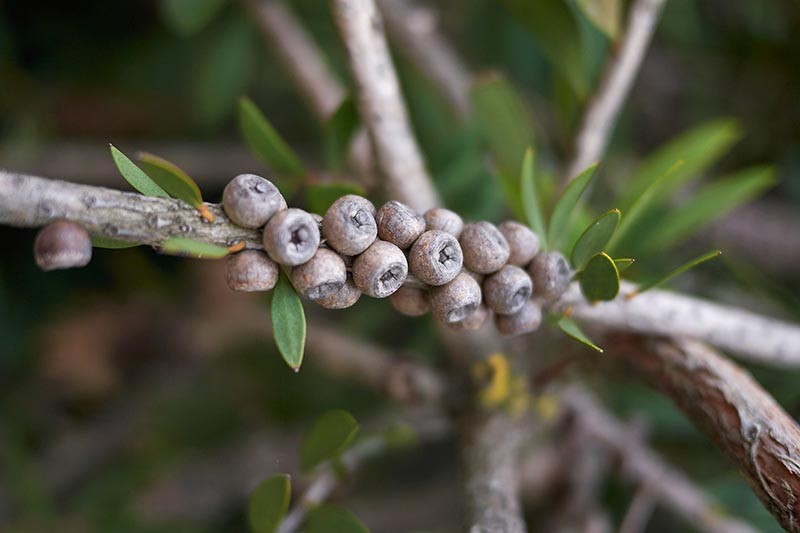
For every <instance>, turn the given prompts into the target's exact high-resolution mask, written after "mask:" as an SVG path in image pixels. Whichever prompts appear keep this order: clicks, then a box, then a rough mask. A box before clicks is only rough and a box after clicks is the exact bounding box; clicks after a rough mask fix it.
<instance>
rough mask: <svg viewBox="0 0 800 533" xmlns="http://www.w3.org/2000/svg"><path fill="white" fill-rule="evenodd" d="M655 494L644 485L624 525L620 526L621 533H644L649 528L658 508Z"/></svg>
mask: <svg viewBox="0 0 800 533" xmlns="http://www.w3.org/2000/svg"><path fill="white" fill-rule="evenodd" d="M656 503H657V500H656V497H655V494H653V492H652V491H651V490H650V487H648V486H647V485H642V486H641V487H639V490H637V491H636V494H634V496H633V499H632V500H631V503H630V505H629V506H628V510H627V511H626V512H625V516H624V517H623V518H622V523H620V526H619V533H642V532H644V531H645V530H646V528H647V523H648V522H649V521H650V517H651V516H652V515H653V511H654V510H655V508H656Z"/></svg>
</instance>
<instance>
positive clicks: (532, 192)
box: [520, 148, 547, 249]
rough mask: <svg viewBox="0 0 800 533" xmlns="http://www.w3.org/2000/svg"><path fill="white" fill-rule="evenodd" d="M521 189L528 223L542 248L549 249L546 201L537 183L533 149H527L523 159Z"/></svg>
mask: <svg viewBox="0 0 800 533" xmlns="http://www.w3.org/2000/svg"><path fill="white" fill-rule="evenodd" d="M521 180H522V181H521V184H520V190H521V195H522V207H523V209H524V210H525V218H526V220H527V221H528V225H529V226H530V227H531V229H532V230H533V231H534V233H536V235H537V236H538V237H539V241H540V242H541V244H542V248H544V249H547V231H546V229H545V225H544V203H543V202H542V199H541V198H540V195H539V187H537V183H536V170H535V168H534V165H533V149H532V148H528V149H527V150H526V151H525V158H524V159H523V160H522V172H521Z"/></svg>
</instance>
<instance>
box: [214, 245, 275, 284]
mask: <svg viewBox="0 0 800 533" xmlns="http://www.w3.org/2000/svg"><path fill="white" fill-rule="evenodd" d="M279 274H280V267H279V266H278V263H276V262H275V261H273V260H272V259H270V258H269V257H268V256H267V254H265V253H264V252H262V251H259V250H244V251H242V252H239V253H237V254H233V255H229V256H228V258H227V259H226V260H225V281H227V282H228V287H230V288H231V289H232V290H234V291H246V292H254V291H268V290H271V289H272V288H273V287H275V284H276V283H277V282H278V275H279Z"/></svg>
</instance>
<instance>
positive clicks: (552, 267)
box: [528, 252, 572, 300]
mask: <svg viewBox="0 0 800 533" xmlns="http://www.w3.org/2000/svg"><path fill="white" fill-rule="evenodd" d="M528 273H530V275H531V278H532V279H533V287H534V290H535V292H536V295H537V296H541V297H543V298H544V299H545V300H554V299H556V298H558V297H559V296H561V295H562V294H564V293H565V292H566V290H567V289H568V288H569V282H570V280H571V279H572V269H571V268H570V267H569V263H567V259H566V258H565V257H564V256H563V255H561V254H560V253H559V252H545V253H541V254H539V255H537V256H536V259H534V260H533V263H531V265H530V266H529V267H528Z"/></svg>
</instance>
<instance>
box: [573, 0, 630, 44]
mask: <svg viewBox="0 0 800 533" xmlns="http://www.w3.org/2000/svg"><path fill="white" fill-rule="evenodd" d="M576 4H577V6H578V7H579V8H580V10H581V11H582V12H583V14H584V15H586V18H588V19H589V20H590V21H591V22H592V24H594V25H595V26H596V27H597V28H598V29H599V30H600V31H602V32H603V33H604V34H605V35H606V36H607V37H608V38H609V39H611V40H612V41H614V40H616V39H617V37H618V36H619V30H620V26H622V2H621V0H577V2H576Z"/></svg>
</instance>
